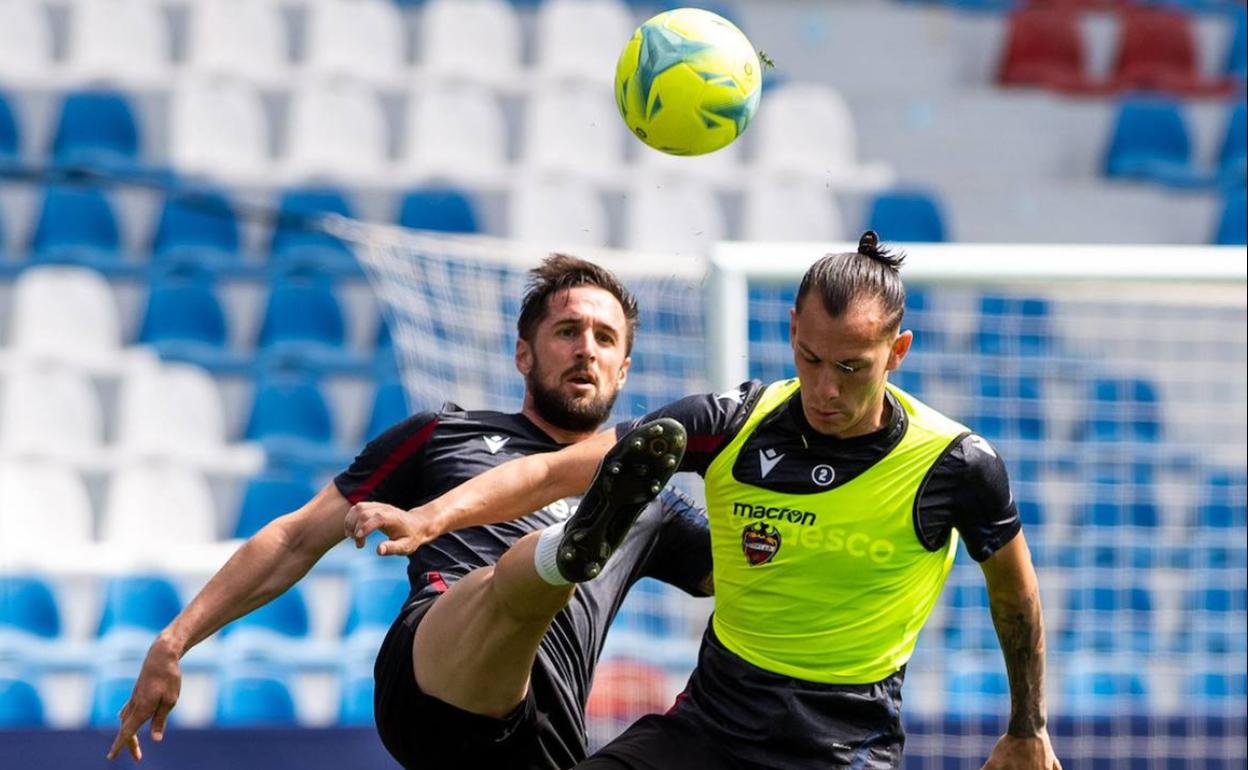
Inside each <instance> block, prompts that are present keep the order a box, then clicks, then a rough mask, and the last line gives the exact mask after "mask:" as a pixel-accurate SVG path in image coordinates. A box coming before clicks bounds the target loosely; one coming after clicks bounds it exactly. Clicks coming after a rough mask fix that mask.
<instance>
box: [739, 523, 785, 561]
mask: <svg viewBox="0 0 1248 770" xmlns="http://www.w3.org/2000/svg"><path fill="white" fill-rule="evenodd" d="M741 550H742V551H745V558H746V561H748V562H749V563H750V566H751V567H757V566H758V565H760V564H766V563H767V562H769V561H771V560H772V558H773V557H775V555H776V551H779V550H780V530H778V529H776V528H775V527H773V526H771V525H770V524H764V523H763V522H761V521H759V522H755V523H753V524H749V525H747V526H746V528H745V531H743V532H742V533H741Z"/></svg>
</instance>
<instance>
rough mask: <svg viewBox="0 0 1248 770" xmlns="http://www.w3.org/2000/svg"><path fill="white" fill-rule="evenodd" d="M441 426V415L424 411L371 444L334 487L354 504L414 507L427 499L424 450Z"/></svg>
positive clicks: (389, 430)
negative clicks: (439, 425) (375, 503)
mask: <svg viewBox="0 0 1248 770" xmlns="http://www.w3.org/2000/svg"><path fill="white" fill-rule="evenodd" d="M437 427H438V415H437V414H436V413H434V412H421V413H419V414H415V415H412V416H411V417H408V418H407V419H406V420H403V421H402V422H399V423H396V424H395V425H392V426H391V427H390V428H388V429H387V430H386V431H385V432H384V433H382V434H381V435H380V436H378V437H377V438H375V439H373V440H372V441H370V442H368V445H367V446H365V447H364V449H363V451H361V452H360V453H359V455H357V456H356V458H355V461H354V462H352V463H351V467H349V468H347V469H346V470H345V471H343V472H342V473H339V474H338V475H337V476H335V477H334V485H335V486H337V487H338V491H339V492H341V493H342V496H343V497H345V498H347V500H348V501H349V502H351V503H352V504H354V503H358V502H361V501H370V502H380V503H387V504H389V505H393V506H396V507H399V508H411V507H412V506H415V505H417V504H418V503H419V502H420V501H421V500H423V499H424V475H425V474H424V473H423V472H422V470H423V464H424V454H425V452H424V449H425V447H426V446H427V445H428V443H429V440H430V439H431V438H433V432H434V431H435V430H436V429H437Z"/></svg>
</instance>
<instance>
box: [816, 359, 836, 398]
mask: <svg viewBox="0 0 1248 770" xmlns="http://www.w3.org/2000/svg"><path fill="white" fill-rule="evenodd" d="M815 393H816V395H818V396H819V398H820V399H821V400H822V401H823V402H824V403H827V402H829V401H835V400H836V399H837V397H838V396H840V395H841V375H840V373H839V372H837V371H836V369H835V368H834V367H830V366H824V367H820V370H819V381H818V383H817V387H816V389H815Z"/></svg>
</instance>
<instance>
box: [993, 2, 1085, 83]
mask: <svg viewBox="0 0 1248 770" xmlns="http://www.w3.org/2000/svg"><path fill="white" fill-rule="evenodd" d="M997 82H999V83H1000V84H1001V85H1004V86H1039V87H1042V88H1051V89H1055V90H1059V91H1067V92H1072V93H1086V92H1089V91H1092V90H1094V87H1093V84H1092V82H1091V81H1090V80H1089V78H1088V76H1087V51H1086V50H1085V48H1084V43H1083V34H1082V32H1081V31H1080V29H1079V16H1078V14H1077V13H1076V12H1075V11H1074V10H1073V9H1071V8H1070V7H1068V6H1066V5H1063V4H1052V5H1034V4H1033V5H1030V6H1025V7H1023V8H1021V9H1019V10H1017V11H1015V12H1013V13H1012V14H1010V19H1009V32H1008V37H1007V40H1006V44H1005V52H1004V54H1003V55H1002V57H1001V66H1000V69H999V70H998V74H997Z"/></svg>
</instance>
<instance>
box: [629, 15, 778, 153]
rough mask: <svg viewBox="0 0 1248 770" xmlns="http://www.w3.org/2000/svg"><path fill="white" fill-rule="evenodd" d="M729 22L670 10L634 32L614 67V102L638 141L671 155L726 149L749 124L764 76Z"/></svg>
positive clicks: (756, 58) (748, 48)
mask: <svg viewBox="0 0 1248 770" xmlns="http://www.w3.org/2000/svg"><path fill="white" fill-rule="evenodd" d="M760 70H761V66H760V64H759V60H758V54H757V53H755V51H754V48H753V46H751V45H750V41H749V40H747V39H746V37H745V35H743V34H742V33H741V30H739V29H737V28H736V27H735V26H734V25H733V24H732V22H730V21H728V20H727V19H725V18H723V17H722V16H718V15H716V14H714V13H711V12H710V11H704V10H702V9H700V8H677V9H676V10H672V11H665V12H663V13H660V14H659V15H657V16H655V17H654V18H652V19H650V20H649V21H647V22H646V23H644V24H642V25H641V26H640V27H638V28H637V31H636V32H634V33H633V36H632V38H631V39H630V40H629V41H628V45H626V46H624V52H623V53H621V54H620V61H619V64H617V65H616V68H615V101H616V104H617V105H618V106H619V108H620V115H622V116H623V117H624V122H625V123H627V124H628V128H629V130H631V131H632V132H633V133H634V134H635V135H636V136H637V138H639V139H641V141H643V142H645V143H646V144H648V145H650V146H651V147H653V148H655V149H656V150H662V151H663V152H666V153H671V154H672V155H702V154H704V153H708V152H714V151H715V150H718V149H719V148H721V147H725V146H727V145H728V144H730V143H731V142H732V140H734V139H736V138H737V137H738V136H740V135H741V134H742V133H743V132H744V131H745V127H746V126H748V125H749V124H750V118H751V117H753V116H754V111H755V110H756V109H758V100H759V97H760V96H761V95H762V72H761V71H760Z"/></svg>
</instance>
